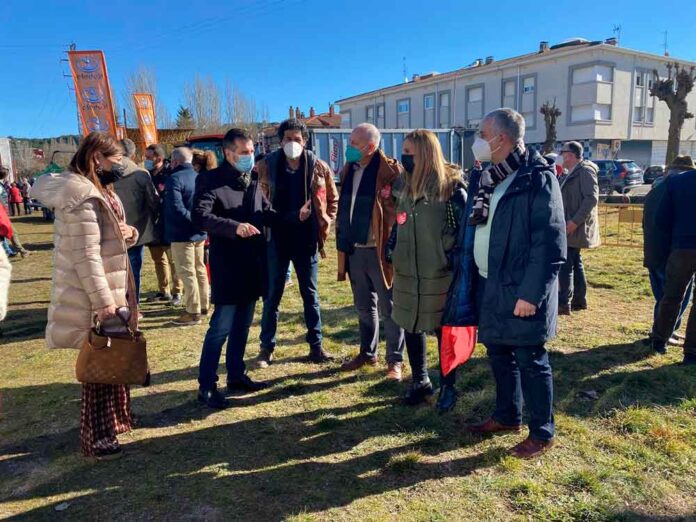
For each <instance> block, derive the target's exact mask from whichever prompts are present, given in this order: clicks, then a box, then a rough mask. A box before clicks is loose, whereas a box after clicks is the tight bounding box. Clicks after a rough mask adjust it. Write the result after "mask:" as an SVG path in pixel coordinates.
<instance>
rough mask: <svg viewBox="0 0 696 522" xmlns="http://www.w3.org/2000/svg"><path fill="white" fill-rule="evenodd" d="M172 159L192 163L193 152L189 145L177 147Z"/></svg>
mask: <svg viewBox="0 0 696 522" xmlns="http://www.w3.org/2000/svg"><path fill="white" fill-rule="evenodd" d="M171 159H172V161H177V162H180V163H191V162H192V161H193V152H192V151H191V149H189V148H188V147H177V148H176V149H174V150H173V151H172V157H171Z"/></svg>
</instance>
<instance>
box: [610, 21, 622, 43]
mask: <svg viewBox="0 0 696 522" xmlns="http://www.w3.org/2000/svg"><path fill="white" fill-rule="evenodd" d="M611 32H612V33H614V36H616V41H617V43H619V44H621V26H620V25H619V24H614V27H613V28H612V30H611Z"/></svg>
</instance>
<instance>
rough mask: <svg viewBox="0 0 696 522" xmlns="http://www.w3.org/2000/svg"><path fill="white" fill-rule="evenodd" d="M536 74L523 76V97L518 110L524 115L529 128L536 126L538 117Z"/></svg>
mask: <svg viewBox="0 0 696 522" xmlns="http://www.w3.org/2000/svg"><path fill="white" fill-rule="evenodd" d="M536 79H537V77H536V75H533V76H526V77H524V78H522V98H521V100H520V107H519V109H518V111H519V112H520V113H521V114H522V116H524V121H525V123H526V125H527V128H528V129H533V128H535V127H536V118H537V97H536Z"/></svg>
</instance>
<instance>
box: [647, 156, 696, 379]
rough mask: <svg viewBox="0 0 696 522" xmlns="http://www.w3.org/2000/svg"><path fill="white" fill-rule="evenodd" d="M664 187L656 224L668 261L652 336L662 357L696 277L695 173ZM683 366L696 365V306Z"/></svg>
mask: <svg viewBox="0 0 696 522" xmlns="http://www.w3.org/2000/svg"><path fill="white" fill-rule="evenodd" d="M688 159H691V158H688ZM688 159H687V158H683V159H682V160H681V161H680V163H686V162H687V161H688ZM692 166H693V162H692ZM662 185H665V189H664V195H663V196H662V197H661V198H660V202H659V206H658V207H657V214H656V217H655V222H656V223H657V228H658V230H659V231H660V232H661V233H662V234H664V235H665V236H667V237H668V238H669V257H668V259H667V265H666V268H665V285H664V288H663V294H662V298H661V299H660V304H659V306H658V309H657V318H656V319H655V324H654V325H653V334H652V347H653V350H655V351H656V352H657V353H660V354H663V353H665V352H666V345H667V343H668V342H669V339H670V337H671V336H672V335H673V334H674V331H675V329H676V324H677V321H678V319H679V315H680V311H681V310H682V307H683V304H684V299H686V298H687V297H688V292H689V291H690V285H692V281H693V279H694V276H695V275H696V231H695V228H694V224H695V223H696V205H695V204H694V202H695V201H696V169H693V168H689V169H687V170H684V171H683V172H682V173H680V174H671V175H669V176H667V179H665V180H664V181H663V182H662ZM658 189H659V186H658ZM692 286H693V285H692ZM683 364H685V365H696V307H694V306H692V307H691V312H690V313H689V320H688V321H687V323H686V336H685V339H684V362H683Z"/></svg>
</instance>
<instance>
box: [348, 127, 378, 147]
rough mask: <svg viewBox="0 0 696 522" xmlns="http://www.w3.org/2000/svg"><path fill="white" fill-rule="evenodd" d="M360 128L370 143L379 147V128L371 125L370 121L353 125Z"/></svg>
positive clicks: (356, 128)
mask: <svg viewBox="0 0 696 522" xmlns="http://www.w3.org/2000/svg"><path fill="white" fill-rule="evenodd" d="M358 129H360V131H361V132H363V133H364V134H365V136H367V139H368V140H369V142H370V143H373V144H374V145H375V147H379V142H380V141H381V140H382V134H381V133H380V132H379V129H378V128H377V127H375V126H374V125H372V124H371V123H361V124H360V125H358V126H357V127H355V129H353V130H354V131H355V130H358Z"/></svg>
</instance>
